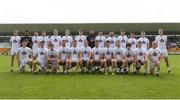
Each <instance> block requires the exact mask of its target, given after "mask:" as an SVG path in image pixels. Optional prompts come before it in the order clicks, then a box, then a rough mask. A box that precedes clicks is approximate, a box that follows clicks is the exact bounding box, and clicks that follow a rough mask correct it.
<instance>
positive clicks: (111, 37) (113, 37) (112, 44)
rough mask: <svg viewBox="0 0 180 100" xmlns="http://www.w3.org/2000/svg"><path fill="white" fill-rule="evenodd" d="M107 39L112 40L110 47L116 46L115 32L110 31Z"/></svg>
mask: <svg viewBox="0 0 180 100" xmlns="http://www.w3.org/2000/svg"><path fill="white" fill-rule="evenodd" d="M106 40H108V41H110V48H114V47H116V45H115V43H116V37H115V36H114V32H109V37H108V38H107V39H106Z"/></svg>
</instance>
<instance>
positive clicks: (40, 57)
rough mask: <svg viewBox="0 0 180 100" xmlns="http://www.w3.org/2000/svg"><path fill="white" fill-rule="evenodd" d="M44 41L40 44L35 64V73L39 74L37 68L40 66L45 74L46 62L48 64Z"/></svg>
mask: <svg viewBox="0 0 180 100" xmlns="http://www.w3.org/2000/svg"><path fill="white" fill-rule="evenodd" d="M44 44H45V42H44V41H41V42H40V48H38V49H37V51H36V53H35V54H36V57H35V58H36V59H35V60H34V62H33V72H34V73H35V74H37V71H38V70H37V66H36V65H40V71H42V72H43V73H44V72H45V71H46V62H47V49H46V48H44Z"/></svg>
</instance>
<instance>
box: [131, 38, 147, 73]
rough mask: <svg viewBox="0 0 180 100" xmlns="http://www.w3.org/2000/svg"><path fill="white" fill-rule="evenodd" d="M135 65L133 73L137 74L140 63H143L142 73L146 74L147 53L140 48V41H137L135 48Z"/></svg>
mask: <svg viewBox="0 0 180 100" xmlns="http://www.w3.org/2000/svg"><path fill="white" fill-rule="evenodd" d="M135 61H136V64H135V65H136V66H135V68H134V74H139V71H140V68H141V65H144V75H146V74H147V55H146V51H145V50H144V49H142V48H141V42H140V41H139V42H138V47H137V48H136V50H135Z"/></svg>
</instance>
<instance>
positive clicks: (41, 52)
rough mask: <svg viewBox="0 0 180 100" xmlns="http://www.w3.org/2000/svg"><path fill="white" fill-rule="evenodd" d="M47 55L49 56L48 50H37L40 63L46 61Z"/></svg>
mask: <svg viewBox="0 0 180 100" xmlns="http://www.w3.org/2000/svg"><path fill="white" fill-rule="evenodd" d="M46 54H47V49H45V48H38V49H37V50H36V56H37V59H38V61H45V60H46Z"/></svg>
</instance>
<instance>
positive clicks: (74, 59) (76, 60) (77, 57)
mask: <svg viewBox="0 0 180 100" xmlns="http://www.w3.org/2000/svg"><path fill="white" fill-rule="evenodd" d="M81 56H82V55H81V51H80V49H79V48H78V47H77V41H76V40H74V41H73V46H72V47H71V48H70V56H69V58H68V59H67V66H66V69H69V70H68V71H69V74H71V68H72V67H73V66H76V70H75V71H76V74H78V73H79V72H80V71H79V68H80V67H79V65H80V61H81V59H82V57H81Z"/></svg>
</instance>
